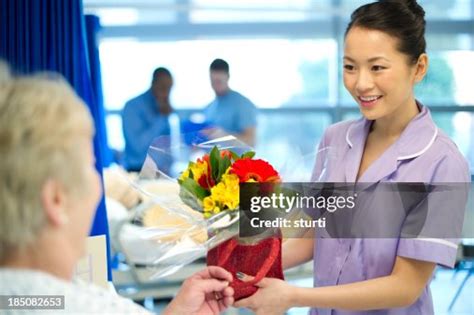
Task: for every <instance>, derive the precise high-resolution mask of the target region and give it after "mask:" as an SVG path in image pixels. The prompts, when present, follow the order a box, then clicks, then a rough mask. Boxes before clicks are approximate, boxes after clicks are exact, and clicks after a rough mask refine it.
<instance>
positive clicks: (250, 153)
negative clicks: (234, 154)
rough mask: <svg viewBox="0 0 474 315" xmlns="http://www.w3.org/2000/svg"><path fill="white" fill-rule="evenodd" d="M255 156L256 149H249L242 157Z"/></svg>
mask: <svg viewBox="0 0 474 315" xmlns="http://www.w3.org/2000/svg"><path fill="white" fill-rule="evenodd" d="M254 156H255V152H254V151H248V152H245V153H244V154H242V159H245V158H249V159H251V158H253V157H254Z"/></svg>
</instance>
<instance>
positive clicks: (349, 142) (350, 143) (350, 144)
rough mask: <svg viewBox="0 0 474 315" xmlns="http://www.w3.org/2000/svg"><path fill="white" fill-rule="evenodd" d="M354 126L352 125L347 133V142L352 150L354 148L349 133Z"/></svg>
mask: <svg viewBox="0 0 474 315" xmlns="http://www.w3.org/2000/svg"><path fill="white" fill-rule="evenodd" d="M353 125H354V124H351V125H350V126H349V128H348V129H347V132H346V142H347V144H348V145H349V147H351V148H352V147H353V144H352V142H351V140H349V131H351V128H352V126H353Z"/></svg>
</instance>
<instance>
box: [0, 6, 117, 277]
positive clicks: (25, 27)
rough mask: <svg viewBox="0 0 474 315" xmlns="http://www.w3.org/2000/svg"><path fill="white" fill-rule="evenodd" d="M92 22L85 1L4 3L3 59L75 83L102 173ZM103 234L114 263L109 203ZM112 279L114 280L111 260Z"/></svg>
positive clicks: (102, 212)
mask: <svg viewBox="0 0 474 315" xmlns="http://www.w3.org/2000/svg"><path fill="white" fill-rule="evenodd" d="M89 19H90V21H91V22H90V23H89V24H88V26H89V27H88V28H87V30H89V32H87V31H86V19H85V17H84V15H83V8H82V0H67V1H64V0H0V58H2V59H4V60H6V61H7V62H8V63H9V64H10V67H11V68H12V70H13V71H14V72H17V73H23V74H28V73H32V72H37V71H45V70H47V71H55V72H58V73H61V74H62V75H63V76H64V77H65V78H66V79H67V80H68V81H69V83H70V84H71V85H72V86H73V87H74V89H75V90H76V92H77V94H78V95H79V96H80V97H81V98H82V99H83V100H84V102H85V103H86V104H87V105H88V106H89V109H90V111H91V114H92V116H93V117H94V121H95V128H96V135H95V137H94V150H95V155H96V161H97V163H96V167H97V170H98V171H99V172H100V173H102V167H103V165H104V163H105V164H107V163H108V162H109V160H107V154H106V152H108V147H107V139H106V130H105V123H104V110H103V106H102V89H101V84H100V71H99V68H100V67H99V57H98V52H97V44H96V40H95V32H96V31H97V30H98V28H99V23H98V19H97V18H92V17H91V18H89ZM88 38H89V41H88ZM88 43H89V44H88ZM103 234H105V235H106V239H107V257H108V259H109V257H110V256H109V233H108V224H107V213H106V209H105V202H104V199H102V200H101V202H100V204H99V207H98V209H97V212H96V215H95V219H94V223H93V225H92V229H91V235H103ZM108 277H109V280H111V272H110V260H109V264H108Z"/></svg>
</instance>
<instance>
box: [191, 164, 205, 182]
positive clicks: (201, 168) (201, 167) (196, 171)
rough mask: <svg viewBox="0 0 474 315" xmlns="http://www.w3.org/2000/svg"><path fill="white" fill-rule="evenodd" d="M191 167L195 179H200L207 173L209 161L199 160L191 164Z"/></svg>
mask: <svg viewBox="0 0 474 315" xmlns="http://www.w3.org/2000/svg"><path fill="white" fill-rule="evenodd" d="M190 169H191V171H192V172H193V177H194V180H195V181H198V180H199V178H201V176H202V175H207V162H206V161H198V162H196V163H193V164H191V167H190Z"/></svg>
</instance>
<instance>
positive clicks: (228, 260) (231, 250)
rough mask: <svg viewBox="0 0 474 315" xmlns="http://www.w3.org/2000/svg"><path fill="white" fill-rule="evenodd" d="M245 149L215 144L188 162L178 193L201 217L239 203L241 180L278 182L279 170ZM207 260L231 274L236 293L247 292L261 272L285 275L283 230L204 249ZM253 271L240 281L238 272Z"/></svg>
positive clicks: (230, 209) (232, 208) (234, 207)
mask: <svg viewBox="0 0 474 315" xmlns="http://www.w3.org/2000/svg"><path fill="white" fill-rule="evenodd" d="M254 155H255V153H254V152H252V151H248V152H245V153H243V154H242V155H240V156H239V155H237V154H236V153H235V152H233V151H232V150H219V149H218V148H217V147H214V148H213V149H212V150H211V152H210V154H206V155H204V156H203V157H202V158H198V159H197V161H195V162H190V163H189V165H188V168H187V169H186V170H185V171H184V172H183V173H182V174H181V176H180V178H179V184H180V186H181V191H180V196H181V199H182V200H183V201H184V202H185V203H186V204H187V205H189V206H190V207H192V208H193V209H197V210H200V211H202V212H203V213H204V217H205V218H211V217H212V216H214V215H218V214H220V213H225V212H228V213H229V214H230V215H231V214H234V213H237V214H238V212H236V211H237V210H238V208H239V184H241V183H249V182H250V183H278V182H280V176H279V174H278V172H277V171H276V170H275V169H274V168H273V167H272V166H271V165H270V164H269V163H268V162H266V161H264V160H261V159H254V158H253V157H254ZM207 261H208V264H209V265H218V266H221V267H224V268H225V269H227V270H228V271H230V272H231V273H233V275H234V282H233V283H232V284H231V286H233V288H234V291H235V295H234V296H235V299H236V300H237V299H240V298H244V297H246V296H249V295H251V294H253V293H255V291H256V290H257V288H256V287H255V286H254V284H255V283H256V282H258V281H260V280H261V279H262V278H263V277H276V278H280V279H283V272H282V266H281V235H279V234H277V235H267V237H265V236H264V238H263V239H261V236H260V237H253V238H250V239H246V240H242V239H239V238H235V237H234V238H232V239H230V240H227V241H225V242H222V243H220V244H218V245H217V246H216V247H214V248H212V249H211V250H210V251H209V252H208V255H207ZM239 271H240V272H243V273H246V274H249V275H252V276H254V279H253V280H252V281H251V282H242V281H240V280H239V279H238V278H237V277H236V273H237V272H239Z"/></svg>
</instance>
